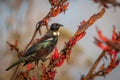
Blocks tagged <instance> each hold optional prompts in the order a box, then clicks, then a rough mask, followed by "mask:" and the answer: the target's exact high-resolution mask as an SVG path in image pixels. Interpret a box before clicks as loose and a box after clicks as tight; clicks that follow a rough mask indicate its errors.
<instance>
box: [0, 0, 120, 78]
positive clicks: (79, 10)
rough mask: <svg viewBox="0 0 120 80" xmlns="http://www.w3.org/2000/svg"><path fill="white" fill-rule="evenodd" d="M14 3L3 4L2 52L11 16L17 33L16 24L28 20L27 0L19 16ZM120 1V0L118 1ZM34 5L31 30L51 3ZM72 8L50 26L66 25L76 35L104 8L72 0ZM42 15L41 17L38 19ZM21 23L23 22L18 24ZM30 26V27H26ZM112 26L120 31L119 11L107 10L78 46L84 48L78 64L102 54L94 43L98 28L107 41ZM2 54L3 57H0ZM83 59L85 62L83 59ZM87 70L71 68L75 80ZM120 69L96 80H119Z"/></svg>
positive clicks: (42, 1)
mask: <svg viewBox="0 0 120 80" xmlns="http://www.w3.org/2000/svg"><path fill="white" fill-rule="evenodd" d="M12 1H14V0H11V1H7V2H3V1H0V11H2V12H0V36H1V35H2V41H1V43H0V44H1V45H0V48H1V49H0V51H2V50H3V48H5V46H3V45H4V44H5V42H6V41H7V39H8V34H9V31H10V29H9V30H8V27H7V24H6V19H7V18H8V16H9V15H12V16H16V19H17V20H14V23H15V24H13V25H12V28H13V29H14V30H16V29H18V28H17V25H21V30H23V29H24V28H22V26H25V25H22V24H21V23H24V21H25V18H26V16H27V14H25V13H26V11H27V9H28V3H27V2H26V1H25V0H24V1H23V3H22V6H21V7H20V10H19V11H18V15H16V13H17V11H15V10H14V8H12V7H11V8H10V7H9V5H7V4H12ZM118 1H120V0H118ZM33 2H34V5H33V6H32V13H31V16H29V18H30V19H31V20H32V25H30V28H32V29H34V27H33V26H35V24H36V23H37V21H39V19H42V18H43V17H44V16H45V15H46V14H47V12H48V11H49V7H50V5H49V3H48V1H47V0H34V1H33ZM69 2H70V3H69V4H70V5H69V7H68V10H67V11H66V12H65V14H63V13H62V14H60V15H59V16H57V17H56V18H53V19H52V20H50V23H49V24H51V23H53V22H58V23H61V24H63V25H64V26H65V29H67V30H68V31H70V32H71V33H74V32H75V31H76V30H77V26H78V25H79V24H80V22H82V21H83V20H88V19H89V17H90V16H92V15H93V14H95V13H97V12H99V11H100V9H101V8H102V7H100V6H99V4H95V3H93V1H92V0H69ZM38 15H39V16H38ZM18 21H21V22H20V23H18ZM27 25H28V24H27ZM113 26H116V29H117V31H120V8H119V7H116V8H113V7H111V8H109V9H107V10H106V13H105V14H104V16H103V17H102V18H101V19H99V20H98V21H97V22H95V24H93V25H92V26H91V27H90V28H89V29H88V30H87V31H86V32H87V34H86V36H85V37H84V38H83V39H82V40H80V41H79V42H78V43H79V45H80V47H81V48H82V52H83V55H82V57H80V58H78V63H79V64H84V62H85V61H86V58H88V57H90V58H91V59H92V60H93V61H94V60H95V59H96V58H97V57H98V56H99V55H100V52H101V51H102V50H101V49H100V48H98V47H97V46H96V45H95V44H94V37H95V36H97V32H96V27H98V28H99V29H100V30H102V32H103V34H104V35H105V36H107V37H108V38H110V37H111V34H112V29H113ZM0 55H3V54H0ZM81 58H82V59H81ZM88 70H89V68H88V69H84V68H83V71H82V69H80V68H70V71H71V73H70V75H71V76H73V77H74V80H79V78H80V75H79V74H78V73H82V74H84V73H83V72H84V71H85V73H87V71H88ZM119 73H120V66H118V68H117V69H115V70H113V72H112V73H110V74H109V75H108V76H106V78H105V79H104V78H97V79H96V80H119V79H120V76H119Z"/></svg>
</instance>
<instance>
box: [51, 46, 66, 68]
mask: <svg viewBox="0 0 120 80" xmlns="http://www.w3.org/2000/svg"><path fill="white" fill-rule="evenodd" d="M64 59H65V57H64V56H63V55H61V56H60V54H59V53H58V49H57V48H55V51H54V53H53V55H52V57H51V61H50V63H51V64H52V63H53V64H54V66H56V67H59V66H61V65H62V64H63V63H64ZM56 60H58V61H57V62H56V63H54V62H55V61H56Z"/></svg>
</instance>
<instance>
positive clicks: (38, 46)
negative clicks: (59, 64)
mask: <svg viewBox="0 0 120 80" xmlns="http://www.w3.org/2000/svg"><path fill="white" fill-rule="evenodd" d="M50 45H51V40H50V38H49V39H47V40H45V41H42V42H40V43H38V44H34V45H33V46H31V47H30V48H29V49H28V50H27V51H26V53H25V55H24V56H28V55H31V54H32V53H34V52H36V51H38V50H40V49H44V48H46V47H47V46H50Z"/></svg>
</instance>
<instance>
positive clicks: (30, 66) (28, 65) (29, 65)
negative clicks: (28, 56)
mask: <svg viewBox="0 0 120 80" xmlns="http://www.w3.org/2000/svg"><path fill="white" fill-rule="evenodd" d="M31 68H32V64H31V63H29V64H27V70H28V71H29V70H31Z"/></svg>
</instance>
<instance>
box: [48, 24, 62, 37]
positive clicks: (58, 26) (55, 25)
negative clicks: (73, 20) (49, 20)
mask: <svg viewBox="0 0 120 80" xmlns="http://www.w3.org/2000/svg"><path fill="white" fill-rule="evenodd" d="M60 27H63V25H62V24H59V23H53V24H52V25H51V26H50V30H51V31H53V35H55V36H56V35H58V36H59V32H58V30H59V28H60Z"/></svg>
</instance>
